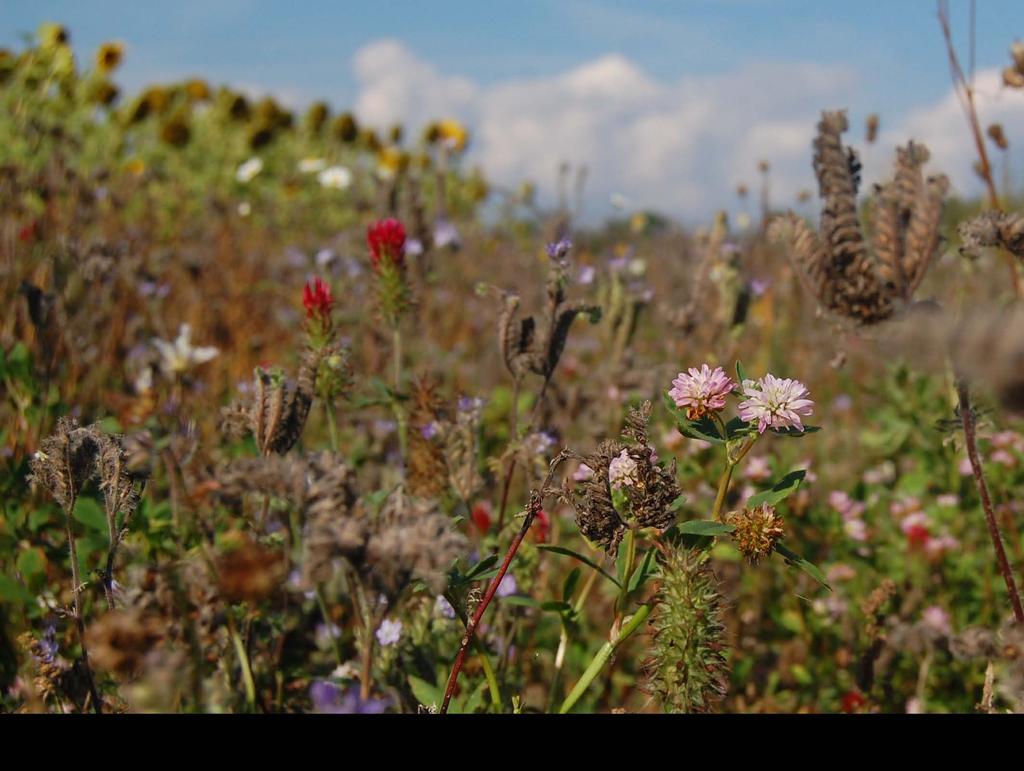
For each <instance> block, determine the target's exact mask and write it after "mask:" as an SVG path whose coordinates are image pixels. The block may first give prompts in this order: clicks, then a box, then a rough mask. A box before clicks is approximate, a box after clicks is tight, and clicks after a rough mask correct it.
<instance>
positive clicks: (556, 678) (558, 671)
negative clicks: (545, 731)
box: [548, 570, 599, 712]
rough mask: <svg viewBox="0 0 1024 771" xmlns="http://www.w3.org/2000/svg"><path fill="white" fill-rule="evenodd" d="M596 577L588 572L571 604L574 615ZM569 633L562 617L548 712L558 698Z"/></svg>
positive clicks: (594, 573) (549, 690)
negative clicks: (588, 574) (578, 593)
mask: <svg viewBox="0 0 1024 771" xmlns="http://www.w3.org/2000/svg"><path fill="white" fill-rule="evenodd" d="M598 575H599V573H598V572H597V571H596V570H592V571H590V576H589V577H588V578H587V581H586V583H585V584H583V588H582V589H581V590H580V596H579V597H577V598H576V602H574V603H573V613H574V614H579V613H582V612H583V603H584V602H585V601H586V599H587V596H588V595H589V594H590V590H591V589H593V588H594V584H595V583H596V582H597V577H598ZM569 632H570V629H569V624H568V623H566V620H565V618H564V617H563V618H562V632H561V634H560V635H559V637H558V650H557V651H556V652H555V673H554V674H553V675H552V677H551V685H550V686H549V687H548V712H551V711H552V710H554V708H555V699H557V698H558V686H559V684H560V683H561V681H562V672H563V667H564V665H565V652H566V651H567V650H568V649H569V637H570V634H569Z"/></svg>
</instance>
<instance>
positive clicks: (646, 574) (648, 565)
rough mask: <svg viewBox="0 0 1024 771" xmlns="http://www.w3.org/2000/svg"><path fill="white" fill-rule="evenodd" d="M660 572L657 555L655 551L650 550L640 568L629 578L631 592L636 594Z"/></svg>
mask: <svg viewBox="0 0 1024 771" xmlns="http://www.w3.org/2000/svg"><path fill="white" fill-rule="evenodd" d="M657 572H658V561H657V553H656V550H655V549H648V550H647V553H646V554H644V558H643V561H642V562H641V563H640V567H638V568H637V569H636V570H634V571H633V575H631V576H630V577H629V591H630V592H635V591H636V590H637V589H639V588H640V587H642V586H643V585H644V584H645V583H647V579H648V578H650V577H651V576H653V575H654V574H655V573H657Z"/></svg>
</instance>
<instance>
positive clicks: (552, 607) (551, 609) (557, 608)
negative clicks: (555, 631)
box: [540, 600, 572, 613]
mask: <svg viewBox="0 0 1024 771" xmlns="http://www.w3.org/2000/svg"><path fill="white" fill-rule="evenodd" d="M540 609H541V610H546V611H547V612H548V613H568V612H570V611H571V610H572V605H570V604H569V603H567V602H559V601H558V600H549V601H548V602H542V603H541V604H540Z"/></svg>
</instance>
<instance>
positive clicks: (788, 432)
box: [768, 426, 821, 439]
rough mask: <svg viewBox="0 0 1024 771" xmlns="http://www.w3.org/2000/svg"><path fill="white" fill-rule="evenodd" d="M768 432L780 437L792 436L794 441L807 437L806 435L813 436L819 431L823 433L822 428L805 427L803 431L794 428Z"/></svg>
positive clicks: (774, 429)
mask: <svg viewBox="0 0 1024 771" xmlns="http://www.w3.org/2000/svg"><path fill="white" fill-rule="evenodd" d="M768 430H769V431H771V432H772V433H773V434H776V435H778V436H791V437H793V438H794V439H799V438H800V437H802V436H805V435H806V434H813V433H815V432H817V431H821V426H804V430H803V431H798V430H797V429H795V428H793V427H792V426H790V427H788V428H769V429H768Z"/></svg>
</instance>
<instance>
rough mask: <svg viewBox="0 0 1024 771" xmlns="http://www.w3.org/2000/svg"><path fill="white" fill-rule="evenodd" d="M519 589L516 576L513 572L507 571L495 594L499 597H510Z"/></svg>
mask: <svg viewBox="0 0 1024 771" xmlns="http://www.w3.org/2000/svg"><path fill="white" fill-rule="evenodd" d="M518 591H519V585H518V584H516V577H515V576H514V575H512V574H511V573H506V574H505V575H504V576H502V578H501V583H500V584H498V589H497V591H495V592H494V594H495V595H496V596H497V597H508V596H510V595H513V594H515V593H516V592H518Z"/></svg>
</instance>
